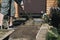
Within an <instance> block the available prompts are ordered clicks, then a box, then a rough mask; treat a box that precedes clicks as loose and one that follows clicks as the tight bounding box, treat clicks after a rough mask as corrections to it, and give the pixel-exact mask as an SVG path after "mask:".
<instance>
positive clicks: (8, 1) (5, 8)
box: [1, 0, 15, 16]
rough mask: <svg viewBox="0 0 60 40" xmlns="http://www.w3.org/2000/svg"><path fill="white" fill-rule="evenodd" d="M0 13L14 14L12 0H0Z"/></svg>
mask: <svg viewBox="0 0 60 40" xmlns="http://www.w3.org/2000/svg"><path fill="white" fill-rule="evenodd" d="M1 13H2V14H3V15H7V14H8V15H10V16H14V15H15V7H14V0H2V3H1Z"/></svg>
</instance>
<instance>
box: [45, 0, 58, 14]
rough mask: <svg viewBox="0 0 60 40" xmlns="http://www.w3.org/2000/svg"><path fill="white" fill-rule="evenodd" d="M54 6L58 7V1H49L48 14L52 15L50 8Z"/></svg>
mask: <svg viewBox="0 0 60 40" xmlns="http://www.w3.org/2000/svg"><path fill="white" fill-rule="evenodd" d="M53 6H57V0H47V5H46V12H47V14H50V8H51V7H53Z"/></svg>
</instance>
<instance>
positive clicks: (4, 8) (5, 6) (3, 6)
mask: <svg viewBox="0 0 60 40" xmlns="http://www.w3.org/2000/svg"><path fill="white" fill-rule="evenodd" d="M9 1H10V0H2V2H1V14H0V16H1V18H0V22H1V23H0V26H2V24H3V21H2V20H3V18H4V16H5V15H6V14H8V10H9Z"/></svg>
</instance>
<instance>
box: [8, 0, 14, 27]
mask: <svg viewBox="0 0 60 40" xmlns="http://www.w3.org/2000/svg"><path fill="white" fill-rule="evenodd" d="M10 12H11V13H10V20H9V21H10V22H9V27H13V16H14V15H15V8H14V0H12V1H11V10H10Z"/></svg>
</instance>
